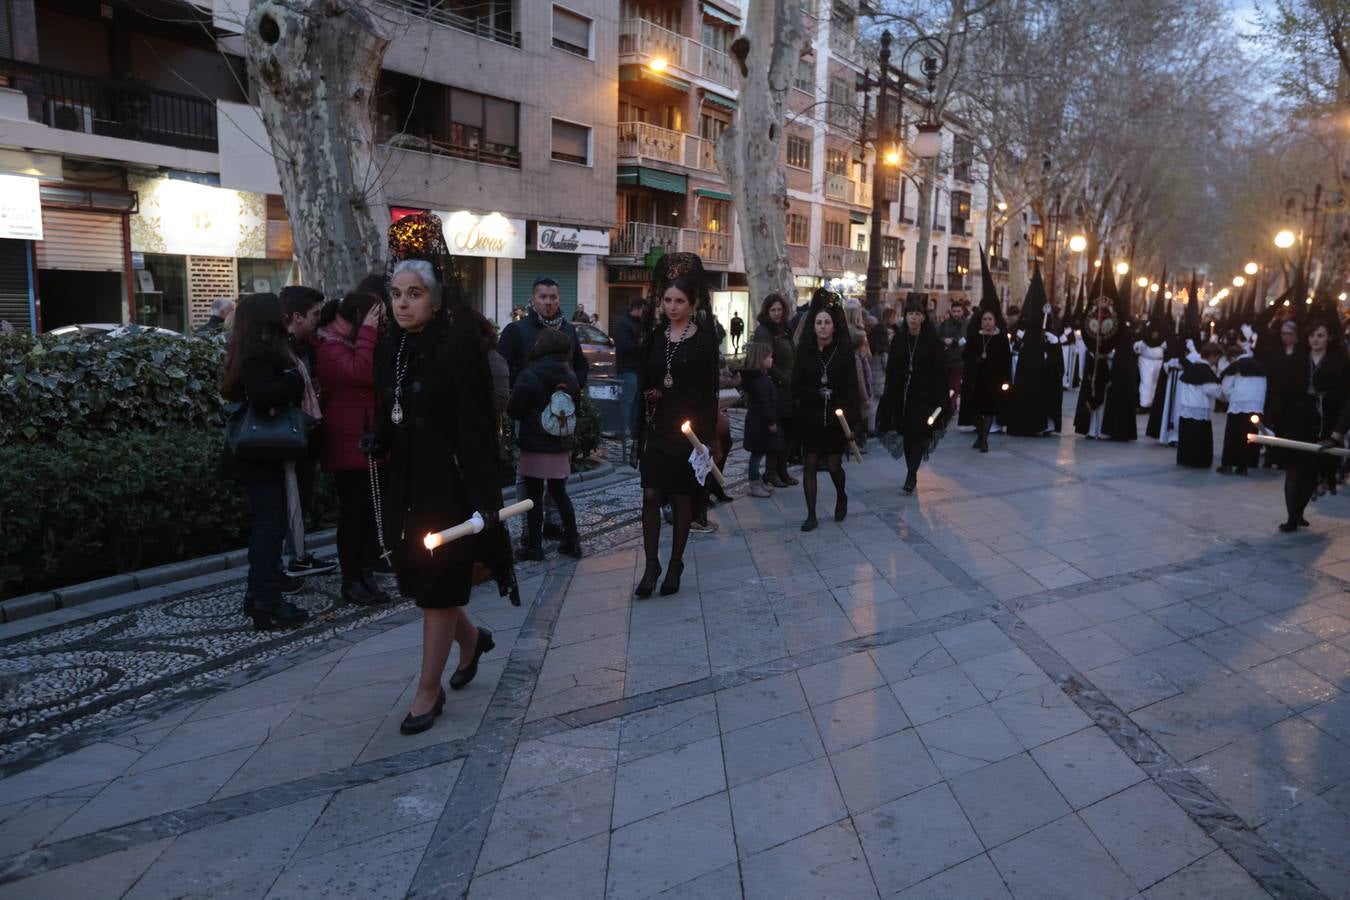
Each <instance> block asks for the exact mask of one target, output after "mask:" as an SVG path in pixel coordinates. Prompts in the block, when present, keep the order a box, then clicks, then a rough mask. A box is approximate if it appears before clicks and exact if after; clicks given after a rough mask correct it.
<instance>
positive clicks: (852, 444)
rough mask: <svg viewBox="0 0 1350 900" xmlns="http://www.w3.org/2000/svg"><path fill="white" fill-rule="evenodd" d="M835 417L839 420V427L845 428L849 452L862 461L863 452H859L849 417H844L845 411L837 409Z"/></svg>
mask: <svg viewBox="0 0 1350 900" xmlns="http://www.w3.org/2000/svg"><path fill="white" fill-rule="evenodd" d="M834 417H835V418H836V419H838V420H839V427H840V428H842V429H844V438H845V439H846V440H847V441H848V452H850V453H852V454H853V458H854V459H856V460H857V461H858V462H862V454H861V453H859V452H858V444H857V442H856V441H854V440H853V429H851V428H849V427H848V419H846V418H844V411H843V410H842V409H836V410H835V411H834Z"/></svg>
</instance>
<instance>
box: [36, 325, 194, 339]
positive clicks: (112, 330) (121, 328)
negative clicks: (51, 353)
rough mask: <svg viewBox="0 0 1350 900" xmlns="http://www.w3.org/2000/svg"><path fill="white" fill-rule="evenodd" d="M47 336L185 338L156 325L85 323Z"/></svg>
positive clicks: (180, 334)
mask: <svg viewBox="0 0 1350 900" xmlns="http://www.w3.org/2000/svg"><path fill="white" fill-rule="evenodd" d="M46 333H47V334H51V335H55V336H56V337H61V338H66V337H108V338H119V337H133V336H135V335H138V334H153V335H157V336H159V337H176V338H181V337H187V335H185V334H182V333H180V332H177V331H173V330H172V329H169V328H160V327H159V326H157V325H151V326H148V327H147V326H145V325H137V324H135V323H132V324H129V325H124V324H122V323H120V322H87V323H82V324H79V325H62V326H61V327H60V328H53V329H52V330H51V331H48V332H46Z"/></svg>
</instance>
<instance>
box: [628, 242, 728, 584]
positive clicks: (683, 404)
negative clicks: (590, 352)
mask: <svg viewBox="0 0 1350 900" xmlns="http://www.w3.org/2000/svg"><path fill="white" fill-rule="evenodd" d="M652 297H653V299H654V301H655V302H654V304H653V307H649V309H648V313H647V315H648V316H649V317H650V316H653V315H655V317H656V322H655V327H654V328H652V327H644V329H643V331H644V333H645V334H646V335H647V337H646V339H645V340H644V342H643V346H642V363H641V366H642V367H641V369H640V370H639V372H638V393H639V396H640V397H641V398H642V411H641V416H640V417H639V425H638V429H639V430H638V454H639V456H640V457H641V461H640V470H641V473H642V547H643V551H644V553H645V555H646V557H647V568H646V570H645V571H644V572H643V573H642V580H641V581H639V582H638V586H637V590H636V592H635V593H636V594H637V596H638V597H650V596H651V595H652V591H653V590H655V589H656V579H657V578H659V577H660V575H661V561H660V559H659V557H658V550H659V545H660V541H661V505H662V503H663V502H664V501H666V500H669V501H670V505H671V510H672V512H673V514H674V521H673V528H674V533H673V535H672V539H671V544H670V562H669V564H668V566H667V570H666V578H665V580H664V581H663V582H662V583H661V594H662V596H668V595H670V594H674V593H676V592H677V591H679V589H680V576H681V574H683V572H684V548H685V545H686V544H687V543H688V542H689V525H690V523H691V522H692V521H693V516H694V502H695V498H697V497H698V496H699V495H700V494H701V493H702V491H703V486H702V485H701V484H699V481H698V479H697V478H696V477H695V475H694V468H693V466H692V465H691V464H690V462H689V455H690V451H691V449H692V448H691V446H690V443H689V439H688V438H687V437H685V436H684V433H683V432H681V430H680V426H681V425H682V424H684V423H685V422H688V423H689V425H690V427H691V428H693V430H694V434H695V435H697V436H698V438H699V440H700V441H702V442H704V443H705V444H707V442H709V441H711V440H712V439H713V436H714V435H715V434H716V430H717V384H718V366H717V335H716V334H715V333H714V332H713V329H712V328H711V327H704V326H700V325H699V318H698V315H697V313H698V311H699V310H700V309H707V308H708V307H709V297H708V289H707V285H706V282H705V279H704V275H703V261H702V260H701V259H699V258H698V256H696V255H695V254H693V253H667V254H666V255H665V256H663V257H661V261H660V262H658V263H657V265H656V269H655V271H654V272H653V277H652ZM658 309H659V312H657V311H656V310H658ZM650 324H651V323H650V322H648V323H644V325H650ZM709 477H712V476H709Z"/></svg>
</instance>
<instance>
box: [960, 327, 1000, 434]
mask: <svg viewBox="0 0 1350 900" xmlns="http://www.w3.org/2000/svg"><path fill="white" fill-rule="evenodd" d="M971 326H972V329H973V333H972V334H971V335H970V336H969V337H968V338H967V339H966V347H965V349H964V350H963V351H962V355H963V357H964V358H965V363H966V365H965V369H966V378H965V380H966V383H968V384H969V385H970V390H969V391H968V392H963V394H964V396H963V397H962V400H961V402H962V403H963V404H965V403H968V404H970V411H971V413H972V414H973V416H974V420H975V443H974V444H972V445H971V446H972V447H974V448H975V449H976V450H978V451H980V452H981V453H988V452H989V429H990V427H992V426H993V424H994V416H996V415H998V414H999V413H1000V412H1002V410H1003V403H1004V401H1005V400H1006V398H1007V396H1008V391H1009V390H1010V389H1011V387H1012V349H1011V347H1010V346H1009V344H1008V332H1007V331H1006V330H1005V328H1004V325H1003V316H1002V314H1001V313H1000V312H999V310H998V308H997V307H996V306H994V305H992V304H989V305H985V306H983V308H982V309H981V310H980V311H979V319H978V320H977V321H976V322H972V323H971Z"/></svg>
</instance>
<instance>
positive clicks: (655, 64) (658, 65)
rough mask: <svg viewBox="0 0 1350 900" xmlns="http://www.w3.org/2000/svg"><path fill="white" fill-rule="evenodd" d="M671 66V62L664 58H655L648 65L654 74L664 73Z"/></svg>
mask: <svg viewBox="0 0 1350 900" xmlns="http://www.w3.org/2000/svg"><path fill="white" fill-rule="evenodd" d="M669 66H670V61H669V60H668V59H666V58H665V57H664V56H653V57H652V58H651V60H650V61H649V62H648V63H647V68H649V69H651V70H652V71H653V72H664V71H665V70H666V69H667V68H669Z"/></svg>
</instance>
